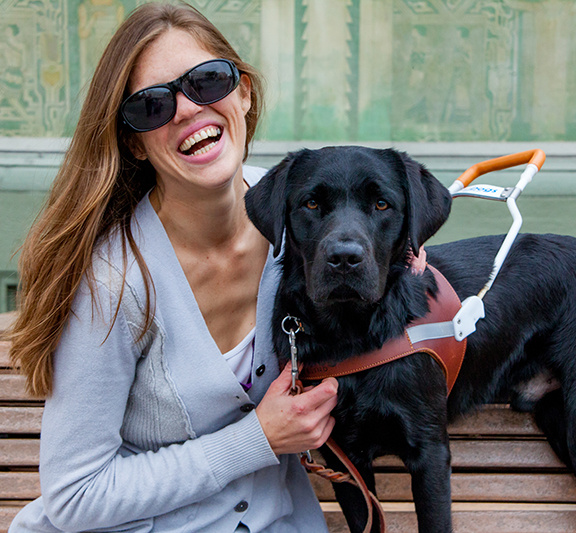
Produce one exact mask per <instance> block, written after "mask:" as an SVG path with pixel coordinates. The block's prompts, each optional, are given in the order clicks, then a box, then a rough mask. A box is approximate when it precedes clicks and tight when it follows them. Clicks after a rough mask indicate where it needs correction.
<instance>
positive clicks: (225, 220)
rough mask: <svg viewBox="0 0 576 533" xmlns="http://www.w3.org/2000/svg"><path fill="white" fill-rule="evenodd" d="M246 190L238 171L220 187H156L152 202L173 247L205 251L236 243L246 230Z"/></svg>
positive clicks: (151, 194)
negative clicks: (206, 188) (194, 188)
mask: <svg viewBox="0 0 576 533" xmlns="http://www.w3.org/2000/svg"><path fill="white" fill-rule="evenodd" d="M246 190H247V185H246V184H245V183H244V181H243V180H242V176H241V174H239V175H237V176H236V177H235V178H234V180H233V181H232V182H231V183H230V185H229V186H227V187H225V188H222V189H218V190H209V191H205V190H202V191H198V190H192V187H190V188H180V189H179V190H175V189H170V190H168V191H167V190H165V189H163V188H162V187H155V188H154V189H153V191H152V192H151V193H150V203H151V204H152V207H153V208H154V210H155V211H156V213H157V214H158V217H159V218H160V220H161V222H162V224H163V226H164V228H165V230H166V233H167V234H168V237H169V238H170V241H171V242H172V244H173V246H174V247H179V246H183V247H184V248H187V249H188V250H190V251H191V250H192V249H194V250H195V251H197V252H202V250H204V249H205V250H211V249H214V248H215V247H221V246H226V245H227V244H230V243H233V242H234V241H235V240H236V238H238V237H239V236H240V235H241V234H242V233H243V232H244V230H245V228H246V225H247V223H249V221H248V218H247V216H246V211H245V207H244V194H245V192H246Z"/></svg>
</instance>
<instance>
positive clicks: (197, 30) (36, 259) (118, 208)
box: [10, 3, 263, 397]
mask: <svg viewBox="0 0 576 533" xmlns="http://www.w3.org/2000/svg"><path fill="white" fill-rule="evenodd" d="M170 28H179V29H182V30H184V31H187V32H189V33H190V34H192V35H193V36H194V37H195V38H196V40H197V41H198V42H199V43H200V44H201V45H202V46H204V47H205V48H206V50H207V51H209V52H210V53H212V54H214V55H215V56H216V57H222V58H225V59H230V60H232V61H234V63H236V65H237V67H238V69H239V70H240V72H241V73H243V74H246V75H248V77H249V78H250V82H251V84H250V85H251V98H252V102H251V108H250V110H249V111H248V114H247V115H246V126H247V138H246V144H245V149H244V159H246V157H247V156H248V147H249V145H250V142H251V140H252V138H253V136H254V133H255V130H256V126H257V123H258V120H259V117H260V114H261V111H262V93H263V87H262V80H261V78H260V75H259V74H258V72H257V71H256V70H255V69H253V68H252V67H251V66H250V65H248V64H247V63H244V62H243V61H242V60H241V59H240V57H239V56H238V55H237V54H236V52H235V51H234V49H233V48H232V47H231V46H230V44H229V43H228V42H227V41H226V39H225V38H224V37H223V36H222V34H221V33H220V32H219V31H218V30H217V29H216V28H215V27H214V26H213V25H212V23H210V22H209V21H208V20H207V19H206V18H205V17H204V16H203V15H201V14H200V13H199V12H198V11H197V10H195V9H194V8H192V7H190V6H188V5H187V4H180V5H178V6H174V5H170V4H156V3H151V4H145V5H143V6H141V7H140V8H138V9H136V10H135V11H134V12H133V13H132V14H131V15H130V17H128V19H127V20H126V21H125V22H124V23H123V24H122V25H121V27H120V28H119V29H118V31H117V32H116V34H115V35H114V37H113V38H112V40H111V41H110V43H109V45H108V47H107V48H106V50H105V51H104V54H103V55H102V58H101V60H100V62H99V64H98V66H97V68H96V71H95V74H94V77H93V79H92V82H91V84H90V87H89V90H88V94H87V96H86V100H85V102H84V105H83V107H82V111H81V113H80V118H79V121H78V125H77V127H76V131H75V134H74V136H73V138H72V141H71V144H70V147H69V149H68V151H67V153H66V156H65V158H64V161H63V164H62V166H61V167H60V170H59V172H58V175H57V176H56V179H55V181H54V184H53V187H52V189H51V191H50V194H49V196H48V199H47V202H46V204H45V206H44V208H43V210H42V212H41V213H40V215H39V216H38V218H37V220H36V221H35V223H34V226H33V227H32V229H31V230H30V233H29V234H28V236H27V238H26V241H25V243H24V245H23V247H22V253H21V256H20V261H19V273H20V291H19V314H18V318H17V320H16V322H15V324H14V327H13V328H12V330H11V332H10V338H11V340H12V348H11V352H10V357H11V360H12V362H13V364H15V365H16V366H18V367H19V368H20V370H21V372H22V373H23V374H24V375H25V376H26V377H27V389H28V391H29V393H30V394H31V395H33V396H35V397H44V396H47V395H49V394H50V393H51V392H52V364H53V361H52V360H53V353H54V350H55V349H56V346H57V344H58V342H59V340H60V337H61V335H62V331H63V329H64V326H65V324H66V321H67V320H68V317H69V315H70V311H71V308H72V302H73V299H74V296H75V294H76V291H77V290H78V287H79V286H80V283H81V282H82V279H83V278H84V277H86V280H87V282H88V285H89V287H90V290H91V292H92V295H93V298H94V295H95V285H94V279H93V273H92V269H91V265H92V254H93V251H94V246H95V245H96V244H97V243H98V242H102V241H103V240H105V239H106V237H107V236H109V235H110V232H111V231H113V230H119V231H120V232H121V235H122V248H123V258H124V275H125V273H126V264H127V258H128V247H130V250H131V251H132V253H133V254H134V256H135V258H136V261H137V263H138V265H139V267H140V269H141V271H142V273H143V276H144V280H145V286H146V309H145V319H144V323H143V325H142V326H143V327H142V335H143V334H144V333H145V331H146V330H147V329H148V327H149V326H150V323H151V320H152V316H153V305H154V304H153V298H152V294H153V286H152V280H151V278H150V274H149V272H148V269H147V267H146V264H145V263H144V260H143V258H142V255H141V254H140V252H139V250H138V248H137V246H136V244H135V241H134V238H133V235H132V232H131V229H130V219H131V216H132V214H133V212H134V209H135V208H136V205H137V204H138V202H139V201H140V200H141V199H142V197H143V196H144V195H145V194H146V192H147V191H148V190H150V189H151V188H152V187H153V186H154V184H155V182H156V178H155V172H154V169H153V168H152V166H151V165H150V163H149V162H148V161H140V160H138V159H136V158H135V157H134V156H133V154H132V152H131V151H130V149H129V146H130V143H131V142H132V141H133V139H132V137H131V134H130V133H129V132H127V131H126V130H124V129H123V128H122V125H121V124H119V121H118V109H119V107H120V103H121V102H122V100H123V98H125V97H126V96H128V95H127V93H126V91H127V85H128V80H129V77H130V74H131V72H132V70H133V68H134V65H135V63H136V61H137V59H138V57H139V56H140V53H141V52H142V50H144V49H145V48H146V47H147V46H148V45H149V44H150V43H152V42H153V41H154V40H155V39H157V38H158V36H160V35H162V34H163V33H164V32H166V31H167V30H168V29H170ZM123 285H124V284H123ZM121 298H122V295H120V299H121ZM119 305H120V304H118V308H117V309H116V314H117V313H118V309H119ZM114 319H115V317H114ZM110 327H112V324H111V325H110Z"/></svg>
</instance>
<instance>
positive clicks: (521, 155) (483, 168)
mask: <svg viewBox="0 0 576 533" xmlns="http://www.w3.org/2000/svg"><path fill="white" fill-rule="evenodd" d="M545 160H546V154H545V153H544V152H543V151H542V150H540V149H539V148H536V149H534V150H527V151H526V152H518V153H517V154H510V155H504V156H502V157H497V158H496V159H489V160H488V161H481V162H480V163H476V164H475V165H473V166H471V167H470V168H469V169H468V170H467V171H466V172H464V174H462V175H461V176H460V177H459V178H458V181H460V182H462V184H463V185H464V187H468V185H470V183H472V181H474V180H475V179H476V178H477V177H478V176H482V174H486V173H488V172H494V171H495V170H503V169H505V168H511V167H515V166H516V165H522V164H523V163H532V164H533V165H536V166H537V167H538V170H540V169H541V168H542V165H543V164H544V161H545Z"/></svg>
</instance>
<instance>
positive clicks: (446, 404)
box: [246, 146, 576, 533]
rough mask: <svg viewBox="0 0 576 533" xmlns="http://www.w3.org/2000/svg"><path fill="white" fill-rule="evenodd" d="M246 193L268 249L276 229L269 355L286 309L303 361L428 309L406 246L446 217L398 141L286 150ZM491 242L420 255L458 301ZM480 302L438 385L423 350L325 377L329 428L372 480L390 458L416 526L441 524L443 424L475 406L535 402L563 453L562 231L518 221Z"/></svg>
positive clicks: (366, 341)
mask: <svg viewBox="0 0 576 533" xmlns="http://www.w3.org/2000/svg"><path fill="white" fill-rule="evenodd" d="M246 206H247V212H248V215H249V217H250V219H251V220H252V221H253V223H254V224H255V225H256V227H257V228H258V229H259V230H260V231H261V232H262V234H263V235H264V236H265V237H266V238H267V239H268V240H269V241H270V242H271V243H273V245H274V250H275V253H276V254H279V253H280V251H281V249H282V245H283V243H284V256H283V260H282V264H283V274H282V278H281V281H280V285H279V288H278V293H277V295H276V305H275V311H274V316H273V336H274V343H275V350H276V352H277V355H278V357H279V358H280V360H281V361H287V360H288V359H289V354H290V350H289V347H288V339H287V336H286V334H285V333H284V332H283V331H282V330H281V323H282V320H283V318H284V317H285V316H286V315H293V316H296V317H298V318H300V319H301V320H302V322H303V323H305V324H307V325H308V329H309V330H308V331H307V333H306V334H304V335H301V334H299V335H298V354H299V358H300V360H301V361H302V362H303V363H304V365H306V364H310V363H327V364H334V363H337V362H339V361H342V360H345V359H347V358H349V357H351V356H354V355H357V354H361V353H365V352H369V351H371V350H374V349H375V348H378V347H380V346H381V345H382V344H383V343H384V342H385V341H387V340H388V339H391V338H394V337H397V336H399V335H401V334H402V332H403V330H404V328H405V327H406V326H407V324H409V323H410V322H411V321H412V320H414V319H415V318H418V317H422V316H424V315H425V314H426V313H427V310H428V300H427V298H428V297H429V296H431V297H434V295H435V294H436V290H437V286H436V282H435V279H434V276H433V275H432V274H431V273H430V271H429V270H428V269H427V270H426V271H425V272H424V274H423V275H415V274H413V273H411V270H410V268H409V262H410V254H411V253H414V254H417V253H418V249H419V246H420V245H421V244H422V243H424V242H425V241H426V240H427V239H428V238H430V237H431V236H432V235H433V234H434V233H435V232H436V231H437V230H438V229H439V228H440V226H442V224H443V223H444V222H445V221H446V219H447V218H448V215H449V212H450V206H451V196H450V194H449V192H448V190H447V189H446V188H445V187H444V186H443V185H442V184H441V183H440V182H439V181H438V180H437V179H436V178H434V177H433V176H432V174H431V173H430V172H429V171H427V170H426V168H424V167H423V166H422V165H420V164H419V163H417V162H415V161H414V160H412V159H411V158H410V157H409V156H408V155H406V154H405V153H400V152H397V151H395V150H392V149H389V150H375V149H369V148H364V147H355V146H343V147H328V148H323V149H321V150H302V151H299V152H296V153H291V154H289V155H288V156H287V157H286V158H285V159H284V160H283V161H282V162H281V163H280V164H278V165H277V166H276V167H274V168H273V169H272V170H270V171H269V172H268V174H266V176H265V177H264V178H263V179H262V180H261V181H260V183H258V184H257V185H256V186H255V187H253V188H252V189H250V190H249V191H248V193H247V195H246ZM284 236H285V238H284ZM502 240H503V237H502V236H490V237H480V238H475V239H468V240H463V241H458V242H453V243H449V244H443V245H440V246H430V247H429V248H427V261H428V263H429V264H430V265H433V266H434V267H436V268H437V269H438V270H439V271H441V272H442V273H443V274H444V276H445V277H446V278H447V279H448V281H449V282H450V283H451V284H452V286H453V287H454V289H455V290H456V292H457V294H458V296H459V297H460V299H461V300H464V299H465V298H466V297H468V296H471V295H475V294H477V293H478V292H479V291H480V290H481V289H482V287H483V286H484V284H485V282H486V281H487V280H488V278H489V275H490V272H491V269H492V262H493V259H494V257H495V255H496V253H497V251H498V249H499V247H500V244H501V243H502ZM484 304H485V309H486V317H485V318H484V319H481V320H480V321H479V322H478V324H477V330H476V332H474V333H472V334H471V335H470V336H469V337H468V339H467V342H468V345H467V349H466V356H465V358H464V362H463V365H462V367H461V371H460V374H459V377H458V379H457V381H456V384H455V386H454V388H453V389H452V392H451V394H450V395H449V397H448V398H447V386H446V381H445V376H444V373H443V371H442V370H441V368H440V365H439V364H438V363H437V362H436V361H435V360H434V359H433V358H432V357H430V355H428V354H426V353H416V354H413V355H411V356H409V357H405V358H402V359H398V360H396V361H394V362H391V363H389V364H386V365H383V366H379V367H376V368H373V369H370V370H366V371H362V372H358V373H355V374H351V375H348V376H345V377H340V378H338V381H339V390H338V405H337V407H336V408H335V410H334V412H333V414H334V416H335V418H336V421H337V422H336V426H335V428H334V432H333V434H332V436H333V437H334V440H335V441H336V442H337V443H338V444H339V445H340V446H341V448H342V449H343V450H344V451H345V452H346V454H347V455H348V457H349V458H350V459H351V460H352V462H353V463H354V464H355V465H356V466H357V468H358V470H359V471H360V473H361V474H362V476H363V477H364V479H365V481H366V483H367V485H368V487H369V488H371V490H374V488H375V487H374V475H373V473H372V472H371V464H372V461H373V460H374V459H375V458H376V457H379V456H381V455H385V454H394V455H398V456H399V457H400V458H401V459H402V460H403V461H404V463H405V465H406V467H407V469H408V471H409V472H410V474H411V478H412V492H413V496H414V502H415V505H416V512H417V516H418V525H419V531H420V533H424V532H429V533H448V532H450V531H451V512H450V504H451V498H450V448H449V441H448V433H447V424H448V423H449V422H450V421H451V420H453V419H454V418H455V417H457V416H459V415H461V414H463V413H466V412H468V411H470V410H472V409H474V408H475V407H477V406H479V405H481V404H485V403H488V402H493V401H495V399H502V398H506V399H508V400H509V401H510V402H511V403H512V404H513V405H514V406H516V407H517V408H518V409H521V410H525V411H528V410H529V411H533V412H534V413H535V416H536V420H537V422H538V424H539V425H540V427H541V428H542V429H543V430H544V432H545V434H546V436H547V437H548V439H549V441H550V443H551V445H552V447H553V448H554V450H555V452H556V453H557V454H558V456H559V457H560V458H561V459H562V460H563V461H564V462H565V463H566V464H567V465H569V466H573V465H576V239H573V238H571V237H564V236H556V235H530V234H522V235H520V236H519V237H518V238H517V240H516V242H515V244H514V246H513V248H512V250H511V251H510V254H509V256H508V258H507V259H506V261H505V263H504V265H503V267H502V269H501V271H500V273H499V275H498V277H497V278H496V281H495V283H494V285H493V286H492V288H491V290H490V291H489V292H488V293H487V294H486V296H485V298H484ZM550 383H552V385H550ZM325 457H326V459H327V460H328V462H329V465H330V466H333V467H336V469H338V468H339V467H341V465H340V464H339V463H338V462H337V460H336V459H335V457H333V456H331V454H330V453H327V454H326V455H325ZM334 488H335V491H336V496H337V499H338V501H339V502H340V504H341V506H342V509H343V511H344V514H345V516H346V519H347V521H348V523H349V526H350V529H351V531H352V532H353V533H355V532H357V531H362V530H363V528H364V525H365V523H366V517H367V511H366V509H365V505H364V502H363V499H362V496H361V495H360V493H359V491H358V490H357V489H355V488H354V487H351V486H346V484H343V485H335V487H334ZM375 529H376V525H375V527H374V529H373V530H375Z"/></svg>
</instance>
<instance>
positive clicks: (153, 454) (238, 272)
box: [10, 3, 337, 533]
mask: <svg viewBox="0 0 576 533" xmlns="http://www.w3.org/2000/svg"><path fill="white" fill-rule="evenodd" d="M261 105H262V82H261V80H260V77H259V75H258V73H257V72H256V71H255V70H254V69H253V68H252V67H251V66H250V65H248V64H246V63H245V62H243V61H242V60H241V59H240V57H239V56H238V55H237V54H236V52H235V51H234V50H233V49H232V48H231V47H230V45H229V44H228V42H227V41H226V39H225V38H224V37H223V36H222V35H221V34H220V33H219V32H218V30H216V28H215V27H214V26H213V25H212V24H211V23H210V22H209V21H208V20H207V19H206V18H205V17H203V16H202V15H201V14H200V13H199V12H198V11H196V10H195V9H193V8H192V7H190V6H187V5H185V4H180V5H178V6H172V5H167V4H166V5H165V4H157V3H153V4H146V5H144V6H141V7H140V8H138V9H137V10H136V11H134V12H133V13H132V14H131V15H130V17H129V18H128V19H127V20H126V21H125V22H124V23H123V24H122V26H121V27H120V28H119V29H118V31H117V33H116V34H115V35H114V36H113V37H112V40H111V41H110V43H109V45H108V47H107V48H106V50H105V52H104V54H103V57H102V59H101V61H100V63H99V66H98V68H97V70H96V73H95V75H94V78H93V80H92V83H91V85H90V89H89V92H88V95H87V98H86V102H85V104H84V107H83V110H82V114H81V117H80V120H79V123H78V127H77V129H76V132H75V134H74V137H73V139H72V143H71V145H70V149H69V151H68V153H67V155H66V158H65V160H64V163H63V165H62V167H61V169H60V171H59V174H58V177H57V179H56V181H55V183H54V186H53V189H52V191H51V193H50V198H49V200H48V202H47V204H46V206H45V209H44V211H43V212H42V214H41V215H40V217H39V218H38V220H37V222H36V224H35V226H34V227H33V229H32V231H31V232H30V234H29V236H28V238H27V241H26V244H25V246H24V249H23V251H22V255H21V263H20V273H21V279H22V297H21V302H20V304H19V307H20V313H19V318H18V320H17V322H16V324H15V326H14V328H13V330H12V332H11V338H12V340H13V348H12V352H11V358H12V360H13V362H14V363H15V364H17V365H19V366H20V367H21V369H22V371H23V372H24V373H25V374H26V376H27V379H28V388H29V390H30V392H31V393H32V394H34V395H36V396H45V395H46V396H48V399H47V401H46V407H45V412H44V418H43V425H42V458H41V467H40V471H41V483H42V498H39V499H38V500H35V501H34V502H33V503H31V504H30V505H28V506H27V507H25V508H24V509H23V510H22V511H21V512H20V514H19V515H18V516H17V517H16V519H15V520H14V522H13V524H12V525H11V527H10V532H11V533H22V532H44V533H55V532H58V531H86V530H106V531H120V530H121V531H134V532H136V531H138V532H149V531H154V532H162V531H195V532H200V531H205V532H209V531H213V532H218V533H220V532H233V531H250V532H269V533H272V532H280V531H281V532H310V533H318V532H322V531H326V530H327V528H326V523H325V521H324V518H323V515H322V512H321V510H320V506H319V504H318V502H317V500H316V498H315V496H314V493H313V491H312V489H311V486H310V484H309V481H308V478H307V476H306V473H305V471H304V470H303V468H302V467H301V465H300V462H299V460H298V457H297V456H296V455H295V453H297V452H301V451H304V450H307V449H312V448H317V447H318V446H320V445H321V444H323V443H324V442H325V440H326V439H327V437H328V435H329V434H330V432H331V430H332V427H333V425H334V419H333V418H332V417H331V416H330V412H331V410H332V408H333V407H334V405H335V404H336V392H337V383H336V381H335V380H334V379H327V380H325V381H324V382H322V383H321V384H319V385H318V386H316V387H314V388H311V389H309V390H307V391H306V392H304V393H303V394H301V395H299V396H298V397H295V396H292V395H291V394H290V387H291V379H290V372H289V370H286V369H285V370H284V371H283V372H282V373H280V375H279V368H278V363H277V359H276V357H275V356H274V355H273V349H272V340H271V334H270V331H269V317H270V315H271V313H272V306H273V300H274V294H275V290H276V286H277V283H278V264H277V260H276V259H275V257H274V256H273V254H272V252H271V250H270V244H269V243H268V242H267V241H266V239H265V238H264V237H262V236H261V234H260V233H259V232H258V230H256V228H255V227H254V226H253V225H252V223H251V222H250V221H249V219H248V217H247V215H246V211H245V207H244V194H245V192H246V190H247V189H248V188H249V187H250V186H252V185H254V184H256V183H257V181H258V180H259V179H260V177H261V176H262V175H263V174H264V170H263V169H259V168H254V167H248V166H246V165H243V162H244V160H245V159H246V157H247V154H248V147H249V145H250V142H251V139H252V137H253V135H254V131H255V129H256V125H257V122H258V118H259V116H260V110H261Z"/></svg>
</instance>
